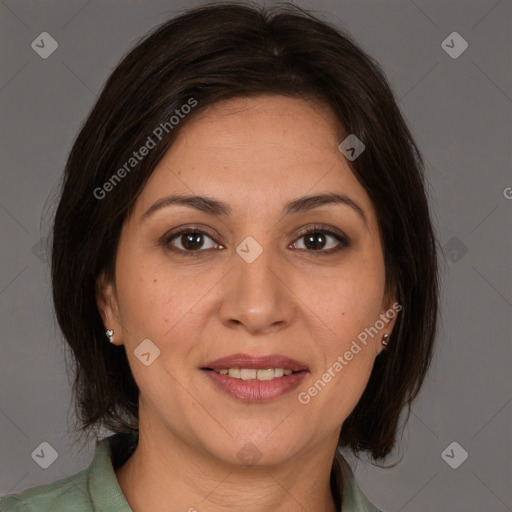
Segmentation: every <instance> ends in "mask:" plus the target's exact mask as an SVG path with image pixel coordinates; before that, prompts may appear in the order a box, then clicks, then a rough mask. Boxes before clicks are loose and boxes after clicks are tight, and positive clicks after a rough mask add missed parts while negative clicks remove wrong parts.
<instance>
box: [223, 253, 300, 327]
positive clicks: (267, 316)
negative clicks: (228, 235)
mask: <svg viewBox="0 0 512 512" xmlns="http://www.w3.org/2000/svg"><path fill="white" fill-rule="evenodd" d="M290 285H291V283H289V282H287V278H286V272H285V271H284V269H283V267H282V265H280V262H279V261H278V259H277V258H275V257H273V256H272V254H271V251H270V250H269V249H264V250H263V252H262V253H261V254H260V255H259V256H258V257H257V258H256V259H255V260H254V261H252V262H251V263H248V262H247V261H245V260H244V259H243V258H242V257H240V256H239V255H238V253H234V255H233V267H232V270H231V271H230V272H228V274H227V275H226V277H225V279H223V295H222V303H221V306H220V308H219V315H220V319H221V321H222V323H223V324H224V325H225V326H226V327H228V328H230V329H244V330H246V331H247V332H248V333H250V334H253V335H255V334H269V333H272V332H275V331H277V330H280V329H283V328H285V327H286V326H287V325H289V324H290V323H291V321H292V318H293V315H294V312H295V304H294V300H295V295H294V294H293V292H292V290H291V287H290Z"/></svg>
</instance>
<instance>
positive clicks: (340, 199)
mask: <svg viewBox="0 0 512 512" xmlns="http://www.w3.org/2000/svg"><path fill="white" fill-rule="evenodd" d="M327 204H343V205H346V206H349V207H350V208H352V209H353V210H354V211H355V212H356V213H357V214H358V215H359V216H360V217H361V218H362V220H363V221H364V223H365V224H366V225H368V224H367V219H366V216H365V214H364V211H363V209H362V208H361V207H360V206H359V205H358V204H357V203H356V202H355V201H353V200H352V199H350V197H348V196H346V195H344V194H334V193H332V194H318V195H314V196H304V197H299V198H298V199H294V200H293V201H290V202H289V203H287V204H286V205H285V206H284V208H283V214H284V215H288V214H291V213H300V212H305V211H309V210H312V209H314V208H318V207H319V206H323V205H327ZM172 205H181V206H188V207H190V208H195V209H196V210H199V211H202V212H206V213H209V214H211V215H215V216H217V217H220V216H229V215H231V213H232V210H231V207H230V206H229V205H227V204H226V203H223V202H221V201H218V200H216V199H213V198H210V197H205V196H188V195H182V194H177V195H171V196H166V197H162V198H161V199H159V200H158V201H156V202H155V203H154V204H153V205H152V206H150V207H149V208H148V210H146V212H145V213H144V214H143V215H142V217H141V219H140V220H141V221H142V220H145V219H146V218H147V217H149V216H150V215H151V214H153V213H154V212H156V211H157V210H160V209H161V208H165V207H168V206H172Z"/></svg>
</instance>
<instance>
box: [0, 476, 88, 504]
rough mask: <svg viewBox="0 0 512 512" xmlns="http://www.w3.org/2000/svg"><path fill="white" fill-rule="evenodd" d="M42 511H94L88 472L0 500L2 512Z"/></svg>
mask: <svg viewBox="0 0 512 512" xmlns="http://www.w3.org/2000/svg"><path fill="white" fill-rule="evenodd" d="M42 510H51V511H52V512H64V511H69V510H81V511H82V510H83V511H88V510H94V509H93V508H92V504H91V502H90V500H89V498H88V492H87V471H86V470H83V471H80V473H77V474H76V475H73V476H70V477H67V478H63V479H62V480H58V481H56V482H53V483H50V484H45V485H39V486H37V487H32V488H31V489H27V490H25V491H22V492H20V493H18V494H10V495H7V496H4V497H2V498H0V511H1V512H22V511H23V512H32V511H34V512H35V511H42Z"/></svg>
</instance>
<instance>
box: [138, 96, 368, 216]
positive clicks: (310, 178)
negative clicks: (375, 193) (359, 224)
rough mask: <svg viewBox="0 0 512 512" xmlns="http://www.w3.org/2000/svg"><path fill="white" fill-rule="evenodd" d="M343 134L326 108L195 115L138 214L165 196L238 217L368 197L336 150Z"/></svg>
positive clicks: (263, 106) (279, 106) (253, 108)
mask: <svg viewBox="0 0 512 512" xmlns="http://www.w3.org/2000/svg"><path fill="white" fill-rule="evenodd" d="M341 137H342V133H341V130H340V128H339V126H338V124H337V120H336V118H335V116H334V115H333V113H332V112H330V111H329V110H328V109H327V108H326V107H325V106H323V105H321V104H318V103H312V102H310V101H306V100H303V99H298V98H289V97H284V96H261V97H257V98H235V99H232V100H225V101H222V102H219V103H216V104H214V105H212V106H210V107H208V108H207V109H205V110H204V111H201V112H198V113H197V114H195V115H194V117H193V118H191V119H190V120H188V121H187V122H186V124H185V125H184V126H183V127H182V130H181V131H180V133H179V135H178V137H177V138H176V140H175V141H174V143H173V145H172V146H171V148H170V149H169V150H168V151H167V153H166V155H165V156H164V158H163V159H162V160H161V161H160V163H159V164H158V165H157V167H156V168H155V170H154V172H153V174H152V176H151V177H150V179H149V181H148V182H147V184H146V186H145V188H144V190H143V192H142V194H141V196H140V197H139V201H138V203H139V204H138V205H137V206H136V210H137V211H138V212H139V213H141V212H142V210H143V209H144V208H146V209H147V208H148V207H149V206H150V205H151V202H154V201H155V200H157V199H159V198H160V197H161V196H162V195H164V194H168V193H187V194H197V195H202V194H207V195H209V196H215V197H218V198H219V199H220V200H222V201H223V202H227V203H229V204H231V205H232V206H233V210H235V211H237V213H239V214H241V215H243V214H244V213H248V212H249V210H248V209H247V207H248V205H254V206H257V207H260V208H272V205H273V204H275V205H276V206H278V205H279V206H280V205H281V204H282V203H283V202H286V201H287V200H289V199H290V198H295V197H299V196H303V195H306V194H312V193H319V192H340V193H344V194H350V195H351V197H352V198H353V199H354V200H355V201H357V202H359V203H360V204H361V206H363V207H364V208H365V209H367V210H369V211H371V210H372V206H371V202H370V199H369V197H368V196H367V194H366V192H365V190H364V189H363V188H362V186H361V185H360V184H359V182H358V181H357V179H356V178H355V176H354V174H353V173H352V171H351V169H350V166H349V165H348V162H347V160H346V159H345V158H344V156H343V155H342V154H341V152H340V151H339V149H338V145H339V144H340V142H341V140H340V139H341Z"/></svg>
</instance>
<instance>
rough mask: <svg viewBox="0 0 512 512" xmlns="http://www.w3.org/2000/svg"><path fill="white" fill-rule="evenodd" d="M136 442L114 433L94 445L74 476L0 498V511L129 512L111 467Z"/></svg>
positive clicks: (127, 453)
mask: <svg viewBox="0 0 512 512" xmlns="http://www.w3.org/2000/svg"><path fill="white" fill-rule="evenodd" d="M136 443H137V436H136V435H135V434H133V433H126V434H119V433H118V434H114V435H112V436H110V437H107V438H105V439H103V440H102V441H100V442H97V444H96V449H95V453H94V458H93V460H92V462H91V464H90V465H89V466H88V467H87V468H86V469H84V470H82V471H80V472H79V473H76V474H75V475H72V476H69V477H67V478H63V479H61V480H58V481H56V482H52V483H49V484H44V485H39V486H37V487H32V488H31V489H27V490H25V491H22V492H20V493H18V494H10V495H7V496H4V497H2V498H0V512H36V511H37V512H46V511H48V512H69V511H70V510H76V511H80V512H89V511H96V510H101V511H102V512H109V511H115V512H130V510H131V509H130V507H129V506H128V503H127V502H126V500H125V497H124V495H123V493H122V491H121V488H120V487H119V484H118V482H117V479H116V475H115V472H114V468H115V467H117V465H119V464H121V463H122V462H123V461H124V460H126V459H127V458H128V457H129V456H130V455H131V453H132V452H133V450H134V449H135V446H136Z"/></svg>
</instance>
